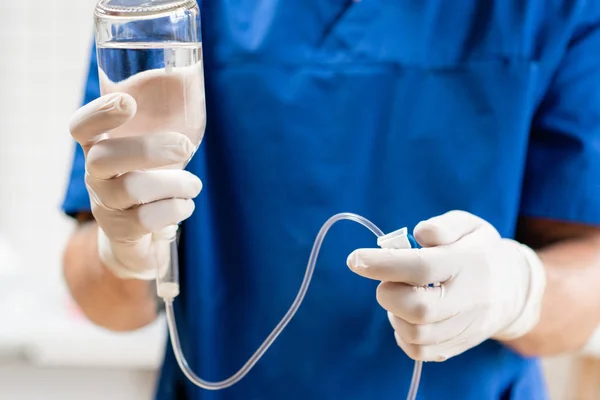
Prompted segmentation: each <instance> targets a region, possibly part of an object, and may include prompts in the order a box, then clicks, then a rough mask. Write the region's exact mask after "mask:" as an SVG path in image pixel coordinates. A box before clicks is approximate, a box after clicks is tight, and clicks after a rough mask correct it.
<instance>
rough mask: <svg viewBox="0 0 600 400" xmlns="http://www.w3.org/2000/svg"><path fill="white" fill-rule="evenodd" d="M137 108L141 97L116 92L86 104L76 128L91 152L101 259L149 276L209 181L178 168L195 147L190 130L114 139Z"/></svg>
mask: <svg viewBox="0 0 600 400" xmlns="http://www.w3.org/2000/svg"><path fill="white" fill-rule="evenodd" d="M135 114H136V102H135V100H134V99H133V97H131V96H129V95H126V94H119V93H114V94H110V95H106V96H103V97H101V98H99V99H97V100H96V101H94V102H92V103H90V104H88V105H86V106H84V107H82V108H81V109H79V110H78V111H77V112H76V113H75V114H74V115H73V117H72V119H71V122H70V130H71V134H72V136H73V138H74V139H75V140H76V141H77V142H78V143H79V144H80V145H81V146H82V148H83V150H84V153H85V157H86V177H85V180H86V185H87V188H88V192H89V195H90V199H91V207H92V213H93V214H94V217H95V219H96V221H97V222H98V226H99V229H98V252H99V257H100V260H101V261H102V263H103V264H104V265H105V266H106V267H107V268H108V269H109V270H111V271H112V272H113V273H115V275H117V276H119V277H121V278H135V279H148V280H149V279H154V278H155V277H156V271H157V268H165V267H166V266H167V265H168V262H169V240H171V239H173V238H174V236H175V234H176V225H177V224H178V223H179V222H181V221H183V220H184V219H186V218H188V217H189V216H190V215H191V214H192V212H193V210H194V202H193V200H192V199H193V198H194V197H196V196H197V195H198V194H199V192H200V190H201V188H202V184H201V182H200V180H199V179H198V178H197V177H195V176H194V175H192V174H191V173H189V172H187V171H184V170H181V169H173V168H172V167H173V166H183V165H184V164H185V162H186V161H187V160H189V158H190V157H191V155H192V154H193V152H194V146H193V144H192V143H191V142H190V140H189V139H188V138H187V137H186V136H185V135H183V134H180V133H169V132H163V133H149V134H146V135H136V136H121V137H116V138H110V132H111V131H112V130H115V129H118V128H119V127H121V126H123V125H124V124H125V123H127V122H128V121H130V120H131V119H132V118H133V117H134V115H135ZM165 167H171V168H169V169H164V168H165ZM161 168H163V169H161Z"/></svg>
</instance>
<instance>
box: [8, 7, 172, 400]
mask: <svg viewBox="0 0 600 400" xmlns="http://www.w3.org/2000/svg"><path fill="white" fill-rule="evenodd" d="M94 4H95V1H94V0H18V1H0V398H2V399H19V400H30V399H31V400H33V399H47V398H56V399H59V398H60V399H82V398H86V399H93V398H98V399H100V398H103V399H104V398H111V399H149V398H150V397H151V393H152V391H153V384H154V379H155V372H154V371H153V370H154V369H155V368H156V366H157V365H158V363H159V362H160V353H161V351H162V350H161V344H162V340H163V339H164V335H162V326H161V325H160V324H159V325H158V326H155V327H153V328H152V329H150V330H146V331H144V332H142V333H140V334H139V335H138V336H133V337H120V336H119V337H118V336H116V335H111V334H109V333H107V332H104V331H101V330H99V329H96V328H94V327H91V326H89V324H88V323H87V321H85V320H83V319H82V318H81V315H80V314H78V312H77V310H76V309H74V308H72V304H70V299H69V298H68V295H67V293H66V291H65V288H64V284H63V282H62V279H61V268H60V264H61V254H62V249H63V248H64V245H65V243H66V240H67V237H68V235H69V233H70V231H71V229H72V222H71V221H69V220H68V219H67V218H66V217H64V216H63V215H62V214H61V212H60V203H61V201H62V196H63V193H64V190H65V185H66V182H67V176H68V172H69V165H70V163H71V156H72V149H73V147H72V142H71V138H70V136H69V133H68V131H67V122H68V119H69V117H70V115H71V113H72V112H73V111H74V110H75V109H76V108H77V107H78V105H79V103H80V101H81V98H82V88H83V83H84V78H85V73H86V69H87V65H86V64H87V59H88V54H89V46H90V44H91V41H92V39H93V38H92V11H93V6H94ZM7 243H8V246H9V248H10V249H12V252H13V253H14V254H15V255H16V259H14V258H9V257H8V256H7V252H8V251H9V250H7ZM17 268H18V269H17ZM11 271H12V272H11ZM15 271H16V272H15ZM17 273H18V275H15V274H17ZM140 335H141V336H140ZM140 337H141V338H142V340H140V339H139V338H140ZM130 343H135V344H139V346H137V347H136V346H134V345H130ZM65 344H66V345H65ZM77 349H79V350H77ZM119 349H121V350H119ZM123 349H125V350H123ZM111 350H112V351H113V352H112V353H111ZM22 352H26V353H27V354H29V355H30V357H29V358H28V359H26V360H25V361H19V362H12V361H10V360H9V359H7V358H6V357H7V355H10V354H13V355H19V354H21V353H22ZM117 352H120V354H116V353H117ZM107 394H108V395H107ZM93 396H97V397H93Z"/></svg>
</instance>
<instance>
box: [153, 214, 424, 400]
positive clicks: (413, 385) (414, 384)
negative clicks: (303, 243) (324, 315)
mask: <svg viewBox="0 0 600 400" xmlns="http://www.w3.org/2000/svg"><path fill="white" fill-rule="evenodd" d="M341 220H350V221H354V222H357V223H359V224H361V225H363V226H364V227H366V228H367V229H369V230H370V231H371V232H373V234H374V235H375V236H377V237H379V236H383V232H382V231H381V229H379V228H378V227H377V226H376V225H375V224H373V223H372V222H371V221H369V220H368V219H366V218H364V217H361V216H360V215H356V214H352V213H340V214H336V215H334V216H333V217H331V218H329V219H328V220H327V221H326V222H325V224H323V226H322V227H321V230H320V231H319V234H318V235H317V238H316V239H315V242H314V244H313V248H312V251H311V253H310V257H309V259H308V265H307V266H306V272H305V273H304V279H303V280H302V285H301V286H300V290H299V291H298V294H297V295H296V298H295V299H294V302H293V303H292V305H291V307H290V308H289V310H288V311H287V313H286V314H285V315H284V317H283V318H282V319H281V321H279V323H278V324H277V326H276V327H275V329H273V331H272V332H271V334H270V335H269V336H268V337H267V339H265V341H264V342H263V344H261V346H260V347H259V348H258V350H256V352H255V353H254V354H253V355H252V357H250V359H249V360H248V361H247V362H246V364H244V365H243V366H242V368H240V370H239V371H238V372H236V373H235V374H234V375H232V376H231V377H229V378H227V379H225V380H223V381H220V382H208V381H205V380H204V379H202V378H200V377H199V376H197V375H196V374H195V373H194V371H192V369H191V368H190V366H189V365H188V363H187V360H186V359H185V356H184V355H183V350H182V349H181V343H180V342H179V334H178V332H177V324H176V322H175V313H174V310H173V299H174V296H170V297H166V296H165V297H164V298H163V299H164V301H165V308H166V312H167V323H168V325H169V336H170V337H171V345H172V346H173V351H174V353H175V358H176V359H177V363H178V364H179V367H180V368H181V370H182V371H183V373H184V375H185V376H186V377H187V378H188V379H189V380H190V381H191V382H192V383H194V384H195V385H196V386H199V387H201V388H203V389H207V390H220V389H225V388H228V387H230V386H233V385H235V384H236V383H237V382H239V381H240V380H242V379H243V378H244V376H246V374H247V373H248V372H250V370H251V369H252V367H254V365H255V364H256V363H257V362H258V360H260V358H261V357H262V356H263V354H265V352H266V351H267V350H268V349H269V347H270V346H271V345H272V344H273V342H274V341H275V339H277V337H278V336H279V334H280V333H281V332H282V331H283V330H284V329H285V327H286V326H287V324H288V323H289V322H290V321H291V320H292V318H293V317H294V315H295V314H296V311H298V308H299V307H300V305H301V304H302V300H304V296H305V295H306V292H307V291H308V286H309V285H310V281H311V279H312V276H313V273H314V271H315V265H316V263H317V258H318V256H319V251H320V250H321V245H322V244H323V240H324V239H325V235H326V234H327V232H328V231H329V228H331V226H332V225H333V224H335V223H336V222H338V221H341ZM176 254H177V241H173V242H172V244H171V256H172V260H173V261H172V265H171V268H178V265H177V257H176ZM175 276H176V272H175ZM173 283H174V282H164V281H161V280H160V279H157V284H158V285H159V286H160V285H164V284H173ZM175 284H177V283H175ZM178 292H179V291H178V290H177V293H178ZM159 293H161V290H160V288H159ZM422 366H423V363H422V361H415V367H414V370H413V375H412V379H411V382H410V389H409V392H408V396H407V400H415V399H416V397H417V390H418V389H419V381H420V380H421V369H422Z"/></svg>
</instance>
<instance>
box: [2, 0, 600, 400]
mask: <svg viewBox="0 0 600 400" xmlns="http://www.w3.org/2000/svg"><path fill="white" fill-rule="evenodd" d="M94 3H95V1H94V0H45V1H43V0H36V1H33V0H20V1H2V2H0V60H1V62H0V88H1V90H0V188H1V190H0V399H19V400H33V399H35V400H38V399H49V398H52V399H61V400H71V399H77V400H79V399H83V398H85V399H87V400H95V399H111V400H120V399H127V400H131V399H142V400H145V399H151V398H152V393H153V390H154V381H155V376H156V372H155V371H156V368H157V367H158V365H159V364H160V361H161V358H162V351H163V343H164V336H165V335H164V326H163V323H162V321H159V322H157V324H156V325H154V326H152V327H149V328H148V329H145V330H142V331H140V332H136V333H134V334H128V335H116V334H110V333H108V332H105V331H102V330H101V329H98V328H95V327H93V326H91V325H90V324H89V323H87V322H86V321H85V320H84V319H83V318H82V316H81V315H80V314H79V313H78V311H77V309H76V307H74V305H73V304H72V303H71V301H70V299H69V296H68V294H67V292H66V290H65V287H64V284H63V282H62V275H61V267H60V265H61V255H62V249H63V247H64V245H65V243H66V239H67V237H68V235H69V233H70V231H71V230H72V229H73V226H72V222H71V221H69V220H68V218H66V217H64V216H63V215H62V214H61V212H60V203H61V201H62V197H63V194H64V190H65V185H66V182H67V178H68V173H69V166H70V163H71V156H72V150H73V147H72V142H71V139H70V136H69V134H68V132H67V121H68V119H69V117H70V115H71V113H72V112H73V111H74V110H75V109H76V108H77V107H78V105H79V104H80V102H81V98H82V89H83V84H84V81H85V75H86V72H87V61H88V54H89V48H90V44H91V41H92V10H93V7H94ZM573 360H574V358H573V357H561V358H557V359H553V360H546V367H547V376H548V382H549V386H550V388H551V391H552V398H553V400H567V399H569V400H570V399H575V400H586V399H583V398H577V397H575V395H574V394H572V393H573V391H572V390H573V386H572V385H573V384H574V382H576V380H573V378H574V377H576V375H578V374H577V371H578V370H577V369H573V368H572V366H573ZM599 386H600V384H599ZM590 398H592V397H590ZM593 398H600V397H593Z"/></svg>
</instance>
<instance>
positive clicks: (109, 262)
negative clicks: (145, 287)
mask: <svg viewBox="0 0 600 400" xmlns="http://www.w3.org/2000/svg"><path fill="white" fill-rule="evenodd" d="M98 257H99V258H100V262H101V263H102V265H104V267H105V268H106V269H107V270H109V271H110V272H112V273H113V275H115V276H116V277H117V278H120V279H137V280H142V281H151V280H153V279H156V269H155V268H149V269H144V270H142V271H136V270H133V269H131V268H128V267H127V266H125V265H124V264H123V263H122V262H121V261H119V259H118V258H117V257H116V255H115V251H114V249H113V243H112V242H111V240H110V239H109V238H108V237H107V236H106V234H105V233H104V231H103V230H102V228H100V227H98Z"/></svg>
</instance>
